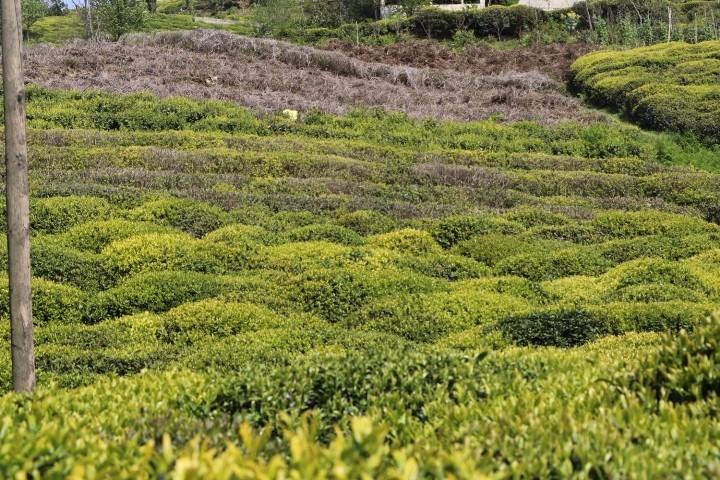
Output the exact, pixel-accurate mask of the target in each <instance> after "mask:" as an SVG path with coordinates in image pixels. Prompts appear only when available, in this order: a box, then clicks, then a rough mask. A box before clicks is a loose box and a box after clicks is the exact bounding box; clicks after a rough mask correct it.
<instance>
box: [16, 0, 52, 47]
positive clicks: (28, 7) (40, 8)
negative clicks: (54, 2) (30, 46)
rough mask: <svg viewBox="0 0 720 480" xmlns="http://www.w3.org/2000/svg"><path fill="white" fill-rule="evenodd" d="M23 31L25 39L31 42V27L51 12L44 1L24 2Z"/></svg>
mask: <svg viewBox="0 0 720 480" xmlns="http://www.w3.org/2000/svg"><path fill="white" fill-rule="evenodd" d="M21 10H22V29H23V32H25V38H26V39H28V40H30V27H31V26H32V25H33V24H34V23H35V22H37V21H38V20H40V19H41V18H43V17H46V16H47V15H48V13H49V12H50V7H49V6H48V4H47V3H45V1H44V0H22V8H21Z"/></svg>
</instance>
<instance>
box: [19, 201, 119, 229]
mask: <svg viewBox="0 0 720 480" xmlns="http://www.w3.org/2000/svg"><path fill="white" fill-rule="evenodd" d="M111 212H112V207H111V206H110V204H109V203H108V202H107V201H106V200H103V199H101V198H96V197H79V196H69V197H51V198H41V199H38V200H36V201H34V202H33V203H32V206H31V208H30V228H31V229H32V230H33V231H35V232H42V233H61V232H64V231H65V230H67V229H69V228H71V227H73V226H75V225H77V224H79V223H84V222H87V221H88V220H105V219H107V218H109V217H110V214H111Z"/></svg>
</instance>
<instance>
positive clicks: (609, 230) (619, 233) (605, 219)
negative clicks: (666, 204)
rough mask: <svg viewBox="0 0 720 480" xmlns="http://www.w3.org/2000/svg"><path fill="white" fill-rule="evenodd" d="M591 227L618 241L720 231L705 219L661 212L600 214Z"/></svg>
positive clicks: (613, 212)
mask: <svg viewBox="0 0 720 480" xmlns="http://www.w3.org/2000/svg"><path fill="white" fill-rule="evenodd" d="M590 223H591V225H592V226H593V227H595V228H596V229H597V230H599V231H600V232H602V233H604V234H606V235H609V236H611V237H615V238H628V237H636V236H639V235H676V236H678V235H690V234H693V233H713V232H718V231H719V227H718V226H717V225H714V224H712V223H708V222H706V221H704V220H703V219H701V218H694V217H690V216H687V215H679V214H671V213H663V212H658V211H650V210H648V211H640V212H618V211H607V212H602V213H600V214H598V215H597V216H596V217H595V218H594V219H593V220H592V221H591V222H590Z"/></svg>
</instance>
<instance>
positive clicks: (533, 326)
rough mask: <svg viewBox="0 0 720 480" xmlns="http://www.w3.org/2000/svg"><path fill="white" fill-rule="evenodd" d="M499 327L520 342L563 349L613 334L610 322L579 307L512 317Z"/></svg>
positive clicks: (519, 343) (520, 343)
mask: <svg viewBox="0 0 720 480" xmlns="http://www.w3.org/2000/svg"><path fill="white" fill-rule="evenodd" d="M498 327H499V328H500V330H501V331H502V332H503V333H504V334H505V335H506V336H508V337H509V338H511V339H512V340H513V341H514V342H516V343H517V344H518V345H535V346H543V347H560V348H570V347H577V346H580V345H583V344H585V343H588V342H591V341H593V340H595V339H596V338H598V337H599V336H601V335H605V334H607V333H609V332H608V328H607V326H606V325H604V324H603V323H602V322H600V321H599V320H597V319H596V318H595V317H594V316H593V315H592V314H591V313H589V312H587V311H586V310H583V309H579V308H552V309H547V310H538V311H534V312H531V313H528V314H522V315H515V316H509V317H506V318H504V319H502V320H501V321H500V322H499V323H498Z"/></svg>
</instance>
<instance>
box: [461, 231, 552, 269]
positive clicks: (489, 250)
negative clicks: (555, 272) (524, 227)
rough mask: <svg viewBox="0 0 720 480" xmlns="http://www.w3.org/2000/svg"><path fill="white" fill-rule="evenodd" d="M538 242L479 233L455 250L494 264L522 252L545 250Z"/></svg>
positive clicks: (513, 236)
mask: <svg viewBox="0 0 720 480" xmlns="http://www.w3.org/2000/svg"><path fill="white" fill-rule="evenodd" d="M543 250H544V249H543V248H542V247H540V246H539V245H537V244H533V243H531V242H528V241H525V240H522V239H521V238H519V237H517V236H515V235H503V234H492V233H491V234H488V235H478V236H476V237H473V238H472V239H470V240H465V241H462V242H460V243H458V244H457V245H456V246H455V247H454V249H453V251H454V252H456V253H459V254H460V255H464V256H466V257H470V258H472V259H473V260H477V261H478V262H483V263H484V264H486V265H489V266H491V267H492V266H494V265H495V264H496V263H498V262H499V261H501V260H503V259H505V258H508V257H512V256H515V255H519V254H522V253H529V252H537V251H543Z"/></svg>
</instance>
